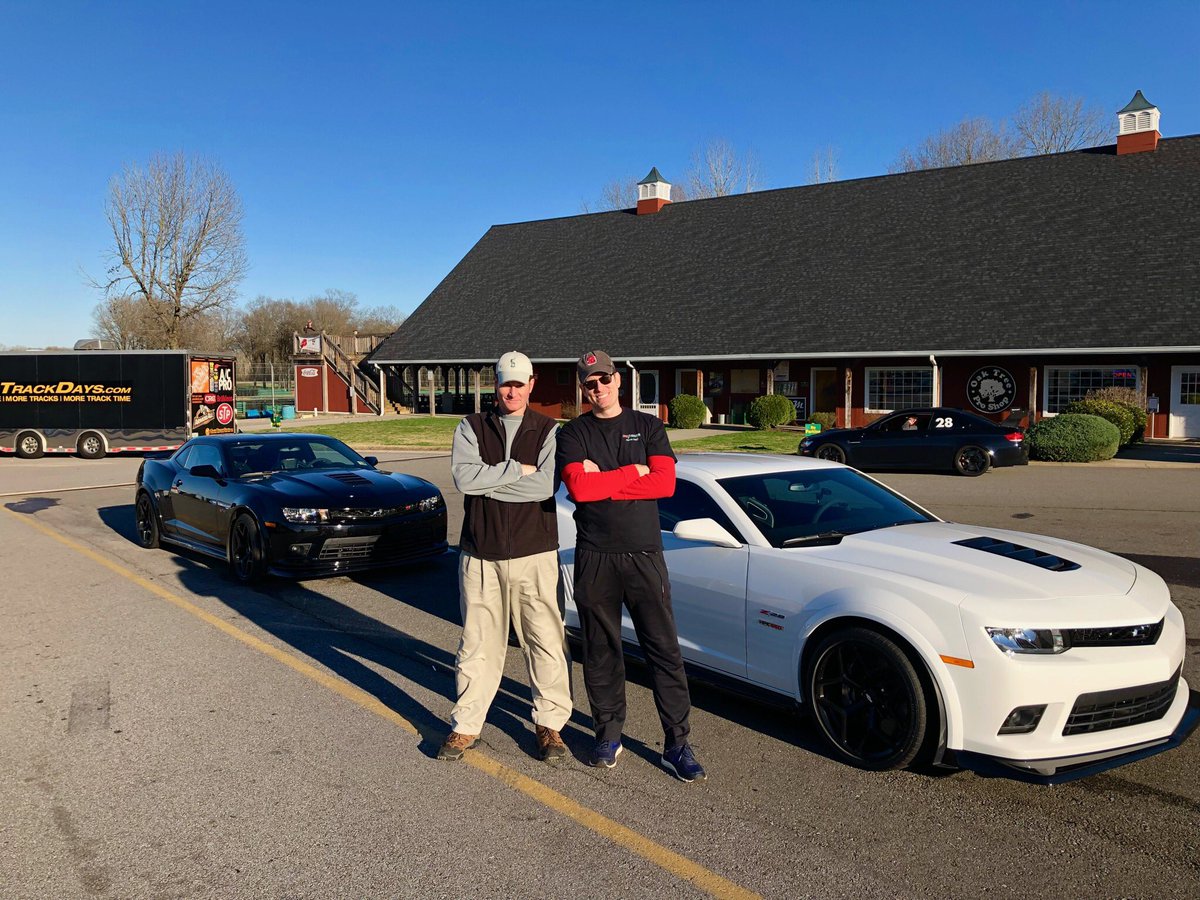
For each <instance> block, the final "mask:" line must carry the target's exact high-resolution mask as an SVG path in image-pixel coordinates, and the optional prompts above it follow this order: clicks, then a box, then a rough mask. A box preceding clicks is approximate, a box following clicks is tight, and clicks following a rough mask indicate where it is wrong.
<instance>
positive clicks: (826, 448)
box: [817, 444, 846, 465]
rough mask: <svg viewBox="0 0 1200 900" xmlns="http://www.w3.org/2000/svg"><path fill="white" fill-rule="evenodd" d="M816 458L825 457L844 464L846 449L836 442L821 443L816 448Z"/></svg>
mask: <svg viewBox="0 0 1200 900" xmlns="http://www.w3.org/2000/svg"><path fill="white" fill-rule="evenodd" d="M817 459H827V460H829V461H830V462H835V463H841V464H842V465H845V464H846V451H845V450H843V449H842V448H841V447H839V446H838V445H837V444H822V445H821V446H820V447H818V448H817Z"/></svg>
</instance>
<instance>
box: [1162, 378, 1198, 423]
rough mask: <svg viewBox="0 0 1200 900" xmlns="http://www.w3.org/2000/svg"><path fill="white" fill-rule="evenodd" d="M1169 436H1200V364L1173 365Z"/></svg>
mask: <svg viewBox="0 0 1200 900" xmlns="http://www.w3.org/2000/svg"><path fill="white" fill-rule="evenodd" d="M1167 436H1168V437H1173V438H1197V437H1200V366H1171V420H1170V423H1169V427H1168V430H1167Z"/></svg>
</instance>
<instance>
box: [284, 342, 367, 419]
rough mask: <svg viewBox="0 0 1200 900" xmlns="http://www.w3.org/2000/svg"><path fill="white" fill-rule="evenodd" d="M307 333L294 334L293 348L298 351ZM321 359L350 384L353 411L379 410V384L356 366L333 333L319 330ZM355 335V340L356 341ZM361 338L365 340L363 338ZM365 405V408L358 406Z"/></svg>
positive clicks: (355, 362)
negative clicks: (329, 333)
mask: <svg viewBox="0 0 1200 900" xmlns="http://www.w3.org/2000/svg"><path fill="white" fill-rule="evenodd" d="M302 337H304V338H305V339H307V338H309V337H310V336H309V335H303V336H301V335H300V334H295V335H294V336H293V350H294V352H296V353H299V352H300V348H301V338H302ZM320 337H321V359H322V360H323V361H324V362H325V363H326V364H327V365H328V366H329V367H330V368H331V369H333V371H334V372H336V373H337V374H338V375H339V376H340V377H341V378H342V380H343V381H345V382H346V384H348V385H350V397H351V409H352V410H353V411H355V412H371V413H378V412H379V410H380V397H379V384H378V383H377V382H375V381H373V380H372V379H370V378H368V377H367V376H366V375H364V374H363V372H362V371H361V370H360V369H359V368H358V361H357V360H356V359H354V358H353V357H351V356H350V354H348V353H347V352H346V351H345V350H343V349H342V348H341V346H340V345H339V343H338V340H337V339H336V336H334V335H327V334H325V332H321V335H320ZM357 340H358V339H357V337H356V341H357ZM363 340H367V339H366V338H364V339H363ZM362 406H366V409H362V408H360V407H362Z"/></svg>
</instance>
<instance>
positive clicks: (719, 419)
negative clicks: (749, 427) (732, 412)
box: [717, 413, 725, 425]
mask: <svg viewBox="0 0 1200 900" xmlns="http://www.w3.org/2000/svg"><path fill="white" fill-rule="evenodd" d="M717 424H718V425H724V424H725V413H717Z"/></svg>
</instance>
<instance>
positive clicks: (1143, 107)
mask: <svg viewBox="0 0 1200 900" xmlns="http://www.w3.org/2000/svg"><path fill="white" fill-rule="evenodd" d="M1158 115H1159V114H1158V107H1157V106H1155V105H1154V104H1153V103H1151V102H1150V101H1149V100H1147V99H1146V98H1145V97H1143V96H1142V92H1141V91H1138V92H1137V93H1136V94H1134V95H1133V99H1132V100H1130V101H1129V102H1128V103H1126V104H1125V106H1124V107H1123V108H1122V109H1120V110H1118V111H1117V155H1118V156H1124V155H1125V154H1126V153H1143V152H1145V151H1147V150H1153V149H1155V148H1156V147H1157V146H1158V139H1159V138H1160V137H1162V135H1160V134H1159V133H1158Z"/></svg>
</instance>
